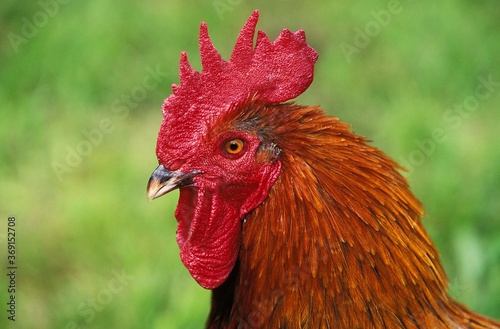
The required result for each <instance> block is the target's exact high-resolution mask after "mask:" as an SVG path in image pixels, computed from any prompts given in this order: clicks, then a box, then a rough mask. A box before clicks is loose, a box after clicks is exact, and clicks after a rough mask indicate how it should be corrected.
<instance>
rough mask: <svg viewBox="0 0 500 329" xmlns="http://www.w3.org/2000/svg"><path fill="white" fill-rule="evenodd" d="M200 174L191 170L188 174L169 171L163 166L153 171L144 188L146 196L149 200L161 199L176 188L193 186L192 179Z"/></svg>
mask: <svg viewBox="0 0 500 329" xmlns="http://www.w3.org/2000/svg"><path fill="white" fill-rule="evenodd" d="M199 173H200V172H199V171H196V170H193V171H189V172H186V173H184V172H180V171H170V170H167V169H166V168H165V167H164V166H163V165H159V166H158V168H156V169H155V171H153V174H152V175H151V178H149V181H148V186H147V188H146V195H147V197H148V199H149V200H153V199H156V198H158V197H161V196H162V195H164V194H167V193H168V192H170V191H172V190H175V189H176V188H180V187H184V186H189V185H193V184H194V180H193V178H194V177H195V176H196V175H198V174H199Z"/></svg>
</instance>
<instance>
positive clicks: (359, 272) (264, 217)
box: [207, 100, 500, 329]
mask: <svg viewBox="0 0 500 329" xmlns="http://www.w3.org/2000/svg"><path fill="white" fill-rule="evenodd" d="M228 127H232V128H233V129H244V130H246V131H250V132H253V133H255V134H256V135H258V136H260V137H261V139H262V141H263V142H266V145H277V147H279V148H280V150H281V152H280V154H279V157H280V161H281V162H282V170H281V173H280V177H279V178H278V181H277V182H276V183H275V184H274V186H273V187H272V188H271V190H270V192H269V195H268V197H267V199H266V200H265V202H264V203H263V204H262V205H260V206H259V207H258V208H256V209H254V210H253V211H252V212H251V213H249V214H248V215H247V216H246V218H245V220H244V223H243V225H242V230H243V241H242V245H241V250H240V254H239V260H238V262H237V264H236V266H235V268H234V270H233V272H232V274H231V276H230V277H229V279H228V280H227V281H226V282H225V283H224V284H223V285H222V286H220V287H219V288H217V289H215V290H214V292H213V304H212V311H211V314H210V317H209V320H208V323H207V328H287V329H289V328H349V329H352V328H408V329H410V328H426V329H428V328H500V323H498V322H495V321H493V320H489V319H486V318H485V317H483V316H480V315H477V314H475V313H473V312H471V311H469V310H468V309H467V308H465V307H464V306H462V305H461V304H459V303H457V302H455V301H454V300H452V299H451V298H450V297H449V296H448V295H447V278H446V274H445V272H444V270H443V267H442V265H441V263H440V261H439V256H438V252H437V250H436V248H435V247H434V245H433V244H432V242H431V240H430V239H429V236H428V235H427V233H426V232H425V229H424V227H423V226H422V223H421V220H420V219H421V217H422V215H423V210H422V206H421V204H420V202H419V201H418V200H417V199H416V198H415V196H413V194H412V193H411V192H410V189H409V187H408V183H407V181H406V180H405V178H404V177H403V176H402V175H401V174H400V173H399V172H398V170H401V169H402V168H401V167H400V166H399V165H398V164H396V163H395V162H394V161H393V160H391V159H390V158H388V157H387V156H386V155H385V154H384V153H383V152H381V151H380V150H378V149H376V148H375V147H373V146H370V145H368V144H367V141H366V139H365V138H363V137H360V136H357V135H355V134H354V133H352V132H351V131H350V129H349V127H348V126H347V125H346V124H344V123H341V122H340V121H339V120H338V119H336V118H332V117H329V116H327V115H325V113H324V112H323V110H321V109H320V108H318V107H301V106H297V105H293V104H279V105H265V104H261V103H259V102H257V101H255V100H252V101H250V102H248V103H246V104H243V105H242V106H240V107H239V108H238V109H237V111H232V112H229V113H228V114H227V115H225V116H224V117H222V118H221V119H220V120H219V122H217V123H216V124H215V125H214V129H227V128H228ZM270 147H271V148H272V147H273V146H270ZM273 156H276V152H270V151H269V149H266V148H263V149H262V150H260V152H259V154H257V157H258V159H259V161H274V160H275V159H273Z"/></svg>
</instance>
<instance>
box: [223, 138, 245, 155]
mask: <svg viewBox="0 0 500 329" xmlns="http://www.w3.org/2000/svg"><path fill="white" fill-rule="evenodd" d="M244 147H245V142H244V141H243V140H241V139H231V140H228V141H227V142H226V143H225V144H224V151H225V152H226V153H227V154H229V155H237V154H239V153H240V152H241V151H243V148H244Z"/></svg>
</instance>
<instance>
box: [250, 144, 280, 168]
mask: <svg viewBox="0 0 500 329" xmlns="http://www.w3.org/2000/svg"><path fill="white" fill-rule="evenodd" d="M280 156H281V149H280V148H279V146H278V145H276V144H275V143H272V142H264V143H262V144H260V146H259V148H258V149H257V153H256V155H255V160H256V162H257V163H273V162H276V161H278V160H279V158H280Z"/></svg>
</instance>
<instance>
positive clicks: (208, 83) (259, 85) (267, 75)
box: [163, 10, 318, 120]
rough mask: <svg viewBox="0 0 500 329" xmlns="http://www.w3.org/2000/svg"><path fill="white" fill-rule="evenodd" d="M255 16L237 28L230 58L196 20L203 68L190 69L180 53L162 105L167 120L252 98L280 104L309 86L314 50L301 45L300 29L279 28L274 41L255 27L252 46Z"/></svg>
mask: <svg viewBox="0 0 500 329" xmlns="http://www.w3.org/2000/svg"><path fill="white" fill-rule="evenodd" d="M258 19H259V12H258V11H257V10H256V11H254V12H253V13H252V15H251V16H250V18H249V19H248V21H247V22H246V23H245V25H244V26H243V28H242V29H241V32H240V34H239V36H238V39H237V40H236V45H235V46H234V50H233V53H232V54H231V58H230V59H229V61H225V60H223V59H222V58H221V56H220V54H219V52H218V51H217V49H215V47H214V45H213V43H212V41H211V40H210V37H209V35H208V29H207V25H206V23H202V24H201V27H200V36H199V44H200V53H201V63H202V71H201V72H198V71H196V70H194V69H193V68H192V67H191V65H190V64H189V62H188V59H187V54H186V53H185V52H183V53H181V60H180V85H175V84H174V85H172V91H173V94H172V95H170V96H169V97H168V98H167V99H166V100H165V103H164V104H163V111H164V115H165V117H168V118H169V120H172V119H174V117H176V116H179V115H182V116H183V115H186V114H187V113H186V112H190V114H191V115H190V116H191V119H193V118H192V115H194V114H196V115H198V116H199V115H200V114H202V113H203V114H205V115H203V116H206V115H213V114H215V113H219V112H221V111H224V110H225V109H228V108H230V107H231V105H234V104H238V103H241V102H243V101H245V100H246V99H247V98H248V97H253V96H257V97H258V98H259V99H260V100H262V101H265V102H269V103H281V102H285V101H288V100H290V99H293V98H295V97H297V96H299V95H300V94H301V93H303V92H304V91H305V90H306V89H307V87H309V85H310V84H311V82H312V80H313V72H314V62H315V61H316V59H317V58H318V54H317V53H316V51H315V50H314V49H312V48H311V47H310V46H309V45H308V44H307V43H306V39H305V33H304V31H302V30H299V31H297V32H295V33H292V32H290V31H289V30H287V29H284V30H283V31H282V32H281V34H280V35H279V36H278V38H277V39H276V40H275V41H274V42H271V41H269V39H268V37H267V35H266V34H265V33H264V32H262V31H259V32H258V35H257V43H256V46H255V48H254V47H253V39H254V34H255V26H256V25H257V21H258ZM196 109H197V110H196ZM191 111H193V112H191ZM207 112H211V113H207Z"/></svg>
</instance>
